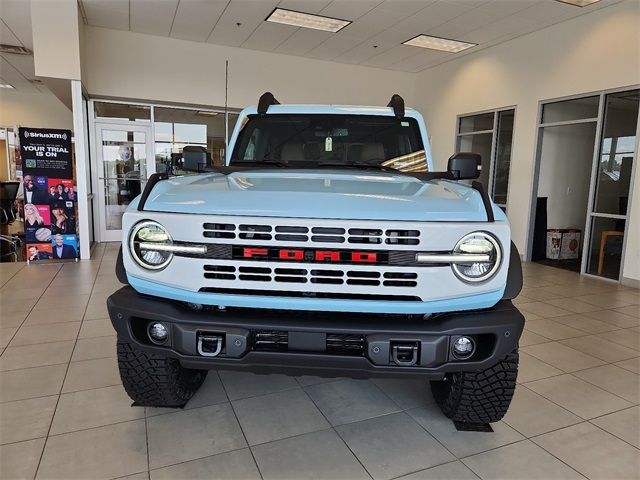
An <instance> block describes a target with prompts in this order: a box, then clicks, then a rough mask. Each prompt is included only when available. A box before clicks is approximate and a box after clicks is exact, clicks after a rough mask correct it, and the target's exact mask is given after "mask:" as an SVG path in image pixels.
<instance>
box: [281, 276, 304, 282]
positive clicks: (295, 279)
mask: <svg viewBox="0 0 640 480" xmlns="http://www.w3.org/2000/svg"><path fill="white" fill-rule="evenodd" d="M274 280H275V281H276V282H283V283H307V278H306V277H289V276H283V275H276V277H275V279H274Z"/></svg>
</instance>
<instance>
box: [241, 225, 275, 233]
mask: <svg viewBox="0 0 640 480" xmlns="http://www.w3.org/2000/svg"><path fill="white" fill-rule="evenodd" d="M239 230H240V231H241V232H270V231H271V225H240V228H239Z"/></svg>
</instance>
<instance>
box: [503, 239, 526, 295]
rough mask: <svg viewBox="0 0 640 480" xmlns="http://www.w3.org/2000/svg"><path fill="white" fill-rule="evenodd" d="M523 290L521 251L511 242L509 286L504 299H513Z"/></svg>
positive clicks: (506, 288) (505, 290)
mask: <svg viewBox="0 0 640 480" xmlns="http://www.w3.org/2000/svg"><path fill="white" fill-rule="evenodd" d="M521 290H522V262H521V260H520V252H518V249H517V248H516V246H515V244H514V243H513V242H511V255H510V256H509V271H508V273H507V286H506V287H505V289H504V294H503V295H502V299H503V300H513V299H514V298H516V297H517V296H518V294H519V293H520V291H521Z"/></svg>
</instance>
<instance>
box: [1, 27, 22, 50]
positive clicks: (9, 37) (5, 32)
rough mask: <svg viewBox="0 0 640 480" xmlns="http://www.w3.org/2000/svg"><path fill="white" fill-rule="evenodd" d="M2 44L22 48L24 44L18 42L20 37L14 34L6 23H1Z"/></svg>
mask: <svg viewBox="0 0 640 480" xmlns="http://www.w3.org/2000/svg"><path fill="white" fill-rule="evenodd" d="M0 43H3V44H5V45H17V46H22V42H21V41H20V40H18V37H16V36H15V35H14V34H13V32H12V31H11V29H10V28H9V27H8V26H7V25H6V24H5V23H4V21H0Z"/></svg>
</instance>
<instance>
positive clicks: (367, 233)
mask: <svg viewBox="0 0 640 480" xmlns="http://www.w3.org/2000/svg"><path fill="white" fill-rule="evenodd" d="M349 235H354V236H356V237H379V236H380V235H382V230H378V229H374V228H350V229H349Z"/></svg>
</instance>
